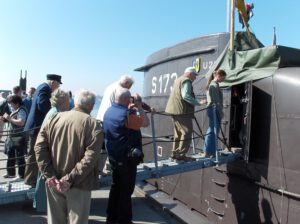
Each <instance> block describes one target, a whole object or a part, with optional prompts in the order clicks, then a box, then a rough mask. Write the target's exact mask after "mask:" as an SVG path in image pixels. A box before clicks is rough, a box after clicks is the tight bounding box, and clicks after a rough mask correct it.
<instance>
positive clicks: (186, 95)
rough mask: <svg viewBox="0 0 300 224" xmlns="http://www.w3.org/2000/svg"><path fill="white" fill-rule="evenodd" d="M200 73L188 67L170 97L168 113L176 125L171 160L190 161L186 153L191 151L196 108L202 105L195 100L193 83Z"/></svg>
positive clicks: (175, 84) (176, 82) (177, 81)
mask: <svg viewBox="0 0 300 224" xmlns="http://www.w3.org/2000/svg"><path fill="white" fill-rule="evenodd" d="M197 76H198V73H197V72H196V69H195V68H194V67H187V68H186V69H185V71H184V73H183V75H182V76H181V77H179V78H178V79H176V81H175V83H174V86H173V90H172V92H171V95H170V97H169V100H168V103H167V106H166V110H165V111H166V112H167V113H169V114H172V119H173V124H174V142H173V148H172V155H171V158H172V159H174V160H181V161H190V160H192V158H190V157H187V156H186V153H187V152H188V151H189V149H190V144H191V137H192V132H193V118H194V108H195V106H196V105H200V102H198V101H197V100H196V99H195V94H194V91H193V86H192V83H193V82H194V81H195V80H196V77H197Z"/></svg>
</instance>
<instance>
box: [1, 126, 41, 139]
mask: <svg viewBox="0 0 300 224" xmlns="http://www.w3.org/2000/svg"><path fill="white" fill-rule="evenodd" d="M40 128H41V126H38V127H34V128H30V129H28V130H27V131H19V132H13V131H15V130H21V129H23V128H17V129H14V130H5V131H0V133H7V134H4V135H2V136H3V137H8V136H10V135H17V134H23V133H26V132H30V131H33V130H36V129H40Z"/></svg>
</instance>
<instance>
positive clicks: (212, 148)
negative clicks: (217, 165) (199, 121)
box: [203, 107, 220, 156]
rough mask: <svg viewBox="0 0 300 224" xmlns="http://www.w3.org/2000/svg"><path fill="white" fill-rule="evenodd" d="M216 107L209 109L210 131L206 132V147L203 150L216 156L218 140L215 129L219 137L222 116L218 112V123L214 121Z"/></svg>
mask: <svg viewBox="0 0 300 224" xmlns="http://www.w3.org/2000/svg"><path fill="white" fill-rule="evenodd" d="M214 111H215V108H214V107H209V108H208V109H207V115H208V129H207V131H206V135H205V141H204V147H203V150H204V152H205V153H206V154H207V155H213V156H214V155H215V154H216V149H217V146H218V145H216V139H215V130H214V129H215V128H216V133H217V137H218V135H219V130H220V116H219V113H218V112H217V111H216V115H217V116H216V122H215V121H214Z"/></svg>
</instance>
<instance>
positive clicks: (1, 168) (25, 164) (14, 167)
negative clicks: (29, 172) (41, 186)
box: [0, 162, 36, 170]
mask: <svg viewBox="0 0 300 224" xmlns="http://www.w3.org/2000/svg"><path fill="white" fill-rule="evenodd" d="M35 163H36V162H31V163H24V164H21V165H15V166H9V167H5V168H3V167H0V170H6V169H16V168H18V167H22V166H27V165H31V164H35Z"/></svg>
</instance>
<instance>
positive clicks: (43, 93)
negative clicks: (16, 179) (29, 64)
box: [24, 74, 62, 187]
mask: <svg viewBox="0 0 300 224" xmlns="http://www.w3.org/2000/svg"><path fill="white" fill-rule="evenodd" d="M60 84H62V82H61V76H60V75H56V74H48V75H47V81H46V82H44V83H42V84H41V85H39V86H38V87H37V89H36V91H35V94H34V96H33V99H32V105H31V109H30V112H29V115H28V118H27V121H26V124H25V127H24V131H25V132H27V134H28V140H29V142H28V147H29V150H28V154H27V161H26V167H25V177H24V182H25V184H27V185H30V186H32V187H35V185H36V180H37V174H38V167H37V164H36V159H35V152H34V145H35V141H36V138H37V135H38V133H39V130H40V126H41V124H42V123H43V120H44V118H45V116H46V114H47V112H48V111H49V110H50V108H51V103H50V97H51V93H52V92H53V91H54V90H56V89H58V88H59V86H60Z"/></svg>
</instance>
